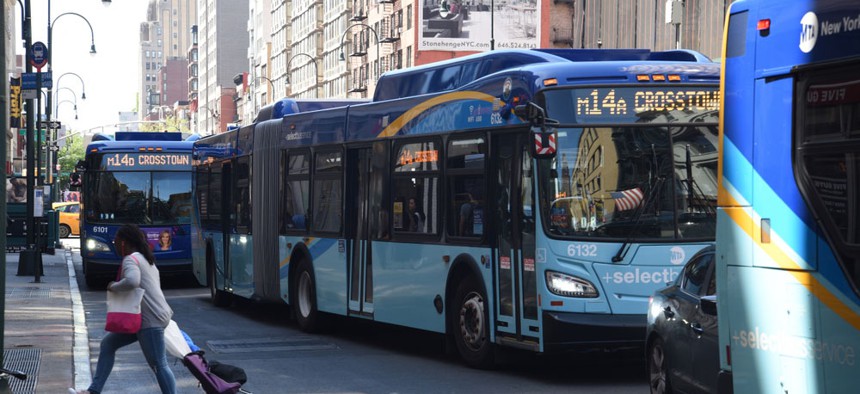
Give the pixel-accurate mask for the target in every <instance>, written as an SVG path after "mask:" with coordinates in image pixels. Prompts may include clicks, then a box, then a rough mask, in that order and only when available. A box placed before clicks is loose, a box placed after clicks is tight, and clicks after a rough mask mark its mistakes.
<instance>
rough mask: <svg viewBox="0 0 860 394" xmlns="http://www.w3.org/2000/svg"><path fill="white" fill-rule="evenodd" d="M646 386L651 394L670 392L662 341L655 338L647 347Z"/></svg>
mask: <svg viewBox="0 0 860 394" xmlns="http://www.w3.org/2000/svg"><path fill="white" fill-rule="evenodd" d="M648 386H649V387H651V394H664V393H671V392H672V387H671V385H670V384H669V368H668V365H666V352H665V349H664V348H663V340H662V339H660V338H656V337H655V338H654V340H652V341H651V343H650V344H649V345H648Z"/></svg>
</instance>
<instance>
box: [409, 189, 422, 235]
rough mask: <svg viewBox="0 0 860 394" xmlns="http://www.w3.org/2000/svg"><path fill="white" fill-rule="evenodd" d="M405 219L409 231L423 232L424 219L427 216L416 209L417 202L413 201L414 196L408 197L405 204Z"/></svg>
mask: <svg viewBox="0 0 860 394" xmlns="http://www.w3.org/2000/svg"><path fill="white" fill-rule="evenodd" d="M407 219H408V220H409V227H408V228H409V231H411V232H413V233H423V232H424V221H425V220H426V219H427V217H426V216H425V215H424V212H422V211H421V210H420V209H418V203H417V202H416V201H415V197H409V203H408V204H407Z"/></svg>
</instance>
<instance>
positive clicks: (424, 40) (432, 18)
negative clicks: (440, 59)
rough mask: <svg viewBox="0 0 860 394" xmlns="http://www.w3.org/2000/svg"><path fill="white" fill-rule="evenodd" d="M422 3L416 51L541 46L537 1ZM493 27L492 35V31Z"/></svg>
mask: <svg viewBox="0 0 860 394" xmlns="http://www.w3.org/2000/svg"><path fill="white" fill-rule="evenodd" d="M490 3H491V2H490V1H489V0H483V1H482V0H471V1H466V0H421V2H420V4H421V6H420V7H419V10H418V14H419V18H420V20H421V25H419V27H418V29H419V35H420V37H419V39H418V50H419V51H488V50H490V49H491V48H490V39H491V38H492V39H493V40H494V42H495V49H529V48H537V47H538V46H539V45H540V37H539V35H540V3H539V2H538V0H495V1H494V2H493V6H492V8H491V6H490ZM491 25H492V26H493V28H492V30H493V34H492V35H491V34H490V32H491V28H490V26H491Z"/></svg>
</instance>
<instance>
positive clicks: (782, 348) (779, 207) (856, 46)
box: [716, 0, 860, 393]
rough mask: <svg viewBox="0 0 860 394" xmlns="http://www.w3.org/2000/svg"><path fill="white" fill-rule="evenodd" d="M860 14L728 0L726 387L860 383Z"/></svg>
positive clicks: (773, 0)
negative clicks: (730, 4)
mask: <svg viewBox="0 0 860 394" xmlns="http://www.w3.org/2000/svg"><path fill="white" fill-rule="evenodd" d="M859 15H860V5H858V3H857V2H856V1H848V0H830V1H792V2H785V1H778V0H763V1H738V2H735V3H733V4H732V6H731V9H730V15H729V17H728V23H727V30H726V33H727V34H726V37H727V38H726V40H725V43H726V47H725V55H724V59H725V60H724V68H723V70H724V73H725V74H724V75H725V76H724V79H723V85H724V86H723V90H724V97H725V102H724V111H723V112H722V113H723V119H722V121H721V123H722V127H721V137H722V140H721V145H722V147H723V148H722V149H721V168H720V173H721V176H720V184H719V185H720V189H719V206H720V208H719V211H718V220H717V254H716V257H717V262H718V264H717V270H716V272H717V286H718V293H719V298H718V316H719V329H720V335H719V337H720V353H721V354H720V367H721V370H722V371H723V376H724V379H723V380H722V381H721V383H723V387H722V388H733V390H734V392H738V393H747V392H757V393H795V392H799V393H848V392H855V391H857V388H856V386H857V381H858V378H857V374H858V372H860V367H858V365H860V364H858V361H857V359H856V357H857V356H856V354H857V351H858V349H860V291H858V288H860V258H858V256H860V235H858V234H860V232H858V230H860V219H858V218H860V198H858V196H860V186H858V185H860V176H858V174H860V124H858V121H857V119H860V78H858V73H857V70H858V67H860V17H858V16H859Z"/></svg>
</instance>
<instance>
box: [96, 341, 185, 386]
mask: <svg viewBox="0 0 860 394" xmlns="http://www.w3.org/2000/svg"><path fill="white" fill-rule="evenodd" d="M134 342H140V350H142V351H143V355H144V357H146V362H147V364H149V367H150V368H152V370H153V371H155V377H156V379H158V387H161V392H162V393H163V394H175V393H176V380H175V378H174V377H173V371H172V370H171V369H170V366H169V365H167V353H166V352H165V349H164V329H163V328H161V327H150V328H144V329H141V330H140V331H138V332H137V334H117V333H113V332H109V333H107V334H106V335H105V336H104V338H102V343H101V346H100V348H99V361H98V363H97V364H96V374H95V375H94V376H93V383H92V384H90V388H88V389H87V390H89V392H90V393H92V394H99V393H101V391H102V388H104V385H105V382H107V378H108V376H109V375H110V371H111V369H113V362H114V358H115V356H116V351H117V350H119V349H120V348H121V347H123V346H127V345H131V344H132V343H134Z"/></svg>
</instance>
